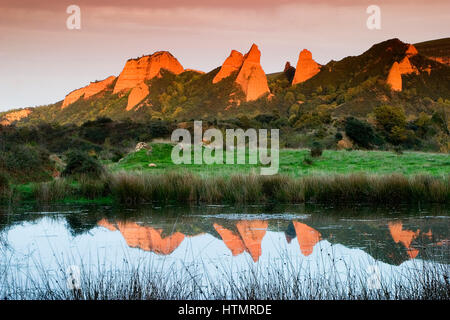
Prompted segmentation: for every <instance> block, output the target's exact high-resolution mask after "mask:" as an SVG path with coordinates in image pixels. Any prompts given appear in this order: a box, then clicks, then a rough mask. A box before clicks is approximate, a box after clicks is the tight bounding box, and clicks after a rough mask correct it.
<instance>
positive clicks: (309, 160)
mask: <svg viewBox="0 0 450 320" xmlns="http://www.w3.org/2000/svg"><path fill="white" fill-rule="evenodd" d="M303 163H304V164H306V165H308V166H310V165H312V164H313V163H314V160H313V159H312V158H311V157H310V156H305V157H304V158H303Z"/></svg>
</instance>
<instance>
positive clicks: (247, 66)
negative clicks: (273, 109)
mask: <svg viewBox="0 0 450 320" xmlns="http://www.w3.org/2000/svg"><path fill="white" fill-rule="evenodd" d="M260 60H261V52H260V51H259V49H258V46H257V45H256V44H253V45H252V47H251V48H250V51H249V52H248V53H247V54H246V55H245V56H244V62H243V63H242V67H241V69H240V70H239V73H238V76H237V78H236V83H238V84H239V85H240V86H241V88H242V91H244V93H245V99H246V101H253V100H256V99H258V98H260V97H261V96H263V95H265V94H268V93H270V90H269V86H268V84H267V77H266V74H265V72H264V70H263V69H262V67H261V64H260Z"/></svg>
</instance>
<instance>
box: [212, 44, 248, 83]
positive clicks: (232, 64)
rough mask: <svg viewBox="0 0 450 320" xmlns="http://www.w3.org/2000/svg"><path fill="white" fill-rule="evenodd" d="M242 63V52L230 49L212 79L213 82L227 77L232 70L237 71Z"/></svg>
mask: <svg viewBox="0 0 450 320" xmlns="http://www.w3.org/2000/svg"><path fill="white" fill-rule="evenodd" d="M243 63H244V56H243V55H242V53H240V52H238V51H236V50H231V53H230V56H229V57H228V58H227V59H226V60H225V62H224V63H223V64H222V67H221V68H220V70H219V72H218V73H217V74H216V76H215V77H214V79H213V83H217V82H219V81H221V80H222V79H225V78H227V77H229V76H230V75H231V74H232V73H233V72H236V71H238V70H239V69H240V68H241V67H242V64H243Z"/></svg>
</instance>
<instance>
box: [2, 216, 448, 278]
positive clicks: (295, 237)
mask: <svg viewBox="0 0 450 320" xmlns="http://www.w3.org/2000/svg"><path fill="white" fill-rule="evenodd" d="M220 218H222V220H219V221H217V217H216V218H212V219H209V220H210V221H208V218H207V217H204V219H206V220H207V221H208V222H209V224H211V225H212V226H213V229H209V230H207V231H205V232H197V233H196V234H193V235H190V236H189V235H187V236H186V235H184V234H183V233H181V232H179V231H176V230H171V229H170V227H169V226H170V224H169V223H167V224H166V225H164V223H161V222H159V223H156V224H154V225H152V224H151V223H148V222H147V223H136V222H134V221H133V220H132V219H131V220H128V221H126V222H124V221H121V220H120V219H119V220H116V221H114V220H112V221H109V220H108V219H101V220H99V221H98V226H97V227H94V228H92V229H90V230H89V231H88V232H85V233H82V234H79V235H77V236H73V235H72V234H71V233H70V231H69V229H68V228H67V224H66V222H65V220H64V219H63V218H61V217H56V218H55V217H53V218H49V217H47V216H44V217H43V218H41V219H39V220H38V221H37V222H32V223H30V222H24V223H22V224H21V225H16V226H13V227H12V228H10V229H9V230H6V231H5V234H4V238H6V239H7V243H8V249H7V250H6V255H3V258H2V260H3V261H0V264H8V265H9V266H10V267H12V269H11V275H13V274H14V275H15V276H18V277H24V276H25V275H30V274H31V275H32V274H34V273H36V274H39V272H38V271H37V270H36V268H35V267H34V266H35V265H36V264H38V265H40V266H41V267H42V269H43V270H45V272H47V273H48V274H52V273H54V272H56V271H57V270H58V269H59V265H58V263H61V264H63V265H64V266H68V265H82V266H83V268H86V269H89V270H91V272H94V273H95V272H97V271H96V270H98V268H97V266H98V265H100V266H101V268H100V269H101V270H108V269H111V268H112V267H113V268H114V269H124V270H125V269H126V268H129V267H130V266H131V265H135V266H137V265H143V264H144V265H145V264H149V265H151V270H153V271H155V272H162V273H164V272H166V271H167V270H169V269H170V270H181V269H183V270H184V269H186V268H188V269H190V270H192V272H193V273H195V275H196V276H202V275H206V274H207V275H208V277H209V278H212V279H220V278H221V277H224V276H226V275H224V272H225V273H226V274H227V275H230V274H232V276H234V277H238V276H239V275H242V274H244V273H245V272H248V271H249V270H252V268H258V269H259V270H260V271H261V272H262V274H263V273H264V272H269V270H270V269H271V268H269V266H275V267H276V268H277V270H279V271H280V272H285V273H286V275H288V273H289V272H293V270H294V272H295V273H297V274H300V275H303V276H304V277H307V276H312V277H315V276H316V277H324V276H325V277H333V276H338V277H339V279H340V281H341V282H342V283H345V281H347V280H350V279H349V278H348V277H351V276H354V275H357V274H365V272H366V271H367V270H368V269H367V268H368V267H369V266H371V265H376V266H377V268H378V269H379V271H380V274H381V276H382V277H384V279H389V277H391V276H393V275H396V274H397V275H398V274H399V273H403V272H408V270H410V269H411V268H417V267H418V265H420V264H421V262H422V260H421V259H413V258H415V257H416V256H417V254H418V250H419V249H418V248H420V246H418V245H417V247H418V248H415V247H414V245H416V244H414V240H415V239H416V238H418V237H419V235H420V234H421V233H423V234H424V236H425V237H427V238H430V237H431V236H432V233H431V231H430V230H428V229H427V228H425V230H424V231H420V229H417V230H414V231H413V230H408V229H407V228H405V227H404V226H403V224H402V223H401V222H400V221H398V220H392V221H390V222H387V223H386V224H387V225H386V224H385V229H386V235H387V236H388V237H391V239H385V240H386V241H387V242H389V241H390V243H391V244H393V245H395V244H397V245H399V246H400V247H402V248H403V249H404V250H405V251H406V253H407V254H408V256H407V257H406V259H404V261H403V262H401V263H400V264H399V265H393V264H389V263H386V262H383V261H379V260H376V259H374V258H373V257H372V256H371V255H370V254H369V253H368V252H367V250H364V249H367V248H363V247H360V243H365V242H364V240H361V241H360V243H359V244H358V243H355V245H353V246H349V245H343V244H340V243H339V241H333V240H334V239H333V237H334V234H333V233H332V232H330V233H329V234H327V235H326V236H325V234H324V233H325V232H326V231H327V230H328V229H329V228H331V229H332V230H334V231H335V230H338V229H342V228H348V229H351V228H352V227H349V225H350V226H351V225H352V224H351V223H352V220H351V219H348V220H349V221H348V222H346V223H349V225H345V226H342V225H339V224H329V225H328V224H320V225H319V226H318V227H317V229H315V228H313V227H311V226H309V225H308V224H307V223H305V222H306V221H305V220H302V219H301V217H298V218H299V219H297V220H294V221H292V225H291V231H290V232H285V230H282V231H281V230H280V231H274V230H273V229H274V228H273V227H272V228H268V222H267V220H237V219H235V220H233V219H231V220H230V221H232V222H231V224H226V223H225V220H224V217H220ZM241 218H242V217H241ZM442 218H443V219H444V220H443V221H444V222H443V223H444V224H447V223H448V222H447V221H448V220H447V219H446V217H442ZM438 219H439V218H438ZM345 220H347V219H345ZM215 221H217V222H215ZM373 221H376V220H364V219H362V220H361V219H360V220H359V222H360V223H369V224H370V223H373ZM181 223H182V222H181ZM225 224H226V225H227V226H224V225H225ZM230 225H231V226H235V228H232V227H230ZM292 227H293V229H292ZM444 228H445V227H444ZM162 229H164V230H165V232H162ZM166 229H167V230H166ZM211 230H215V231H216V232H217V234H216V236H213V235H212V234H210V233H212V232H211ZM447 230H448V225H447ZM324 236H325V237H324ZM361 236H362V237H364V236H365V234H364V233H362V234H361ZM446 237H448V234H446ZM388 240H389V241H388ZM368 242H370V241H368ZM441 242H442V241H441ZM369 245H372V246H380V247H383V246H386V244H383V243H372V244H369ZM440 245H441V246H444V247H446V248H448V244H446V243H441V244H440ZM447 251H448V250H447ZM388 252H389V250H388ZM388 255H389V253H388ZM419 258H420V257H419ZM444 261H445V259H444ZM286 263H288V264H289V268H287V267H286ZM430 263H432V262H430ZM288 269H289V271H288ZM349 270H350V273H349V272H348V271H349ZM350 281H351V280H350Z"/></svg>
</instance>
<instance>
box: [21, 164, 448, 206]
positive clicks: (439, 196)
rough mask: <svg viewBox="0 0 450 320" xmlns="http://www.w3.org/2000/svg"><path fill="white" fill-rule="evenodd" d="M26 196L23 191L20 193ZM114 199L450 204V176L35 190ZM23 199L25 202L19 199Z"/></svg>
mask: <svg viewBox="0 0 450 320" xmlns="http://www.w3.org/2000/svg"><path fill="white" fill-rule="evenodd" d="M17 192H20V191H17ZM101 197H110V198H111V199H112V200H114V201H115V202H117V203H120V204H139V203H148V202H160V203H183V204H188V203H197V204H198V203H210V204H222V203H227V204H228V203H229V204H252V203H272V202H276V203H303V202H311V203H325V204H326V203H330V204H341V203H372V204H385V203H394V204H395V203H442V204H445V203H449V202H450V175H447V176H430V175H417V176H404V175H401V174H390V175H369V174H347V175H316V176H303V177H292V176H287V175H274V176H260V175H257V174H235V175H231V176H228V177H225V176H203V177H202V176H200V175H197V174H193V173H191V172H168V173H165V174H149V173H142V172H131V173H130V172H117V173H110V174H106V175H103V176H102V177H100V178H97V179H92V178H89V177H82V178H79V179H78V181H76V182H74V181H72V180H70V179H64V178H62V179H57V180H54V181H51V182H45V183H39V184H35V185H33V188H32V198H33V199H34V200H36V201H37V202H40V203H52V202H59V201H64V200H67V199H69V200H70V199H77V198H82V199H97V198H101ZM19 198H20V197H19Z"/></svg>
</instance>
